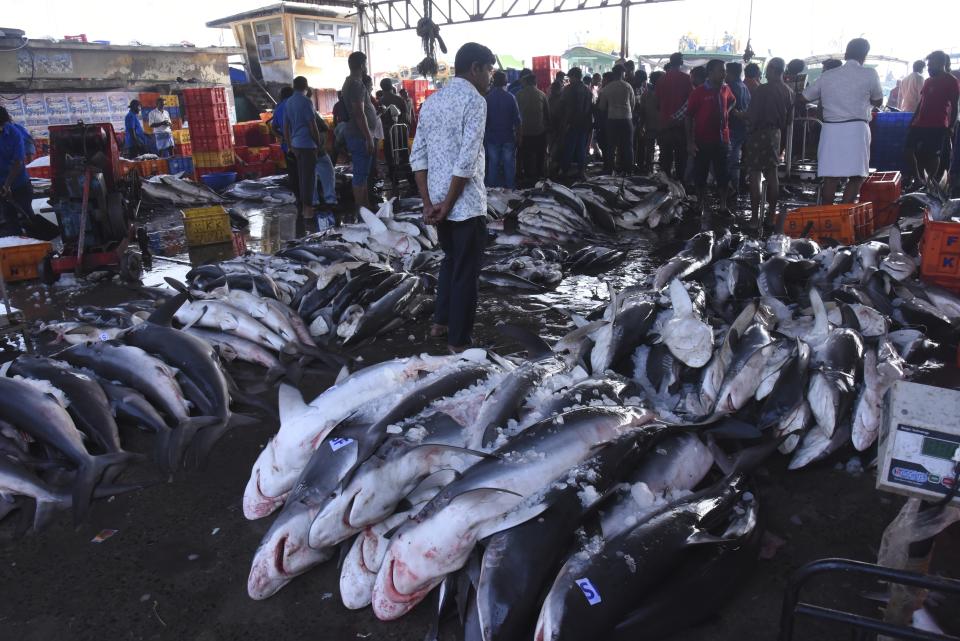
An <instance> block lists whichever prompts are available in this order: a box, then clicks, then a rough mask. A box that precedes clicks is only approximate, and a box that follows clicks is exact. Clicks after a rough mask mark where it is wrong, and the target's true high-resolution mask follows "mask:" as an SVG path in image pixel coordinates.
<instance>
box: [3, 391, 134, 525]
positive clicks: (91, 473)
mask: <svg viewBox="0 0 960 641" xmlns="http://www.w3.org/2000/svg"><path fill="white" fill-rule="evenodd" d="M0 418H2V419H3V420H4V421H7V422H9V423H11V424H12V425H14V426H16V427H17V428H18V429H20V430H22V431H23V432H25V433H27V434H29V435H30V436H31V437H32V438H33V439H35V440H37V441H41V442H43V443H45V444H47V445H49V446H50V447H52V448H54V449H55V450H57V451H58V452H60V453H61V454H63V456H64V457H66V459H67V460H68V461H70V463H71V464H72V465H73V466H74V467H75V468H76V470H77V475H76V478H75V479H74V481H73V494H72V498H73V505H72V510H73V517H74V521H75V522H78V523H79V522H80V521H82V520H83V517H84V516H86V513H87V511H88V509H89V507H90V501H91V499H92V498H93V492H94V488H95V486H96V485H97V483H98V482H99V481H100V479H101V478H102V477H103V475H104V473H105V472H106V471H107V470H109V469H110V468H111V467H114V466H117V467H121V468H122V467H123V466H125V465H127V464H129V463H131V462H133V461H134V460H136V459H137V458H138V457H137V455H135V454H132V453H130V452H124V451H119V452H110V453H107V454H100V455H97V456H91V455H90V454H89V453H88V452H87V450H86V448H85V447H84V445H83V439H82V437H81V433H80V431H79V430H78V429H77V427H76V425H74V423H73V421H72V420H71V418H70V415H69V414H68V413H67V411H66V410H65V409H64V408H63V406H61V405H60V403H59V402H57V401H56V400H54V399H53V398H52V397H51V396H49V395H47V394H44V393H42V392H40V391H38V390H37V389H35V388H34V387H32V386H30V385H29V384H27V383H25V382H23V381H22V380H15V379H11V378H5V377H0Z"/></svg>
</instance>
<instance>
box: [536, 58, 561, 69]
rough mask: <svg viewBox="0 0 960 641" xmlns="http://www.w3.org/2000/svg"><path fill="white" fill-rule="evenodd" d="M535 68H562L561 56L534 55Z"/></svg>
mask: <svg viewBox="0 0 960 641" xmlns="http://www.w3.org/2000/svg"><path fill="white" fill-rule="evenodd" d="M533 69H534V70H536V69H549V70H551V71H559V70H560V56H534V57H533Z"/></svg>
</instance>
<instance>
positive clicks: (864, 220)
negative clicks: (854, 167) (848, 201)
mask: <svg viewBox="0 0 960 641" xmlns="http://www.w3.org/2000/svg"><path fill="white" fill-rule="evenodd" d="M810 223H813V226H812V228H811V229H810V233H809V236H810V238H813V239H815V240H818V241H819V240H825V239H833V240H836V241H837V242H841V243H846V244H852V243H855V242H857V241H858V240H862V239H864V238H867V237H868V236H870V235H871V234H873V231H874V230H873V203H860V204H858V205H822V206H817V207H801V208H799V209H794V210H792V211H790V212H789V213H788V214H787V220H786V223H785V224H784V233H786V234H787V235H788V236H792V237H794V238H797V237H799V236H800V235H801V234H802V233H803V231H804V229H806V227H807V225H809V224H810Z"/></svg>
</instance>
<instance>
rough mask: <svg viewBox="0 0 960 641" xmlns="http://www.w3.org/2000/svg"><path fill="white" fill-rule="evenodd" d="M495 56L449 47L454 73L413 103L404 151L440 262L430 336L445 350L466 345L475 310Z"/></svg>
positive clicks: (474, 47) (480, 49)
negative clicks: (413, 121)
mask: <svg viewBox="0 0 960 641" xmlns="http://www.w3.org/2000/svg"><path fill="white" fill-rule="evenodd" d="M494 64H496V58H495V57H494V55H493V52H492V51H490V49H488V48H487V47H484V46H483V45H480V44H477V43H475V42H468V43H467V44H465V45H463V46H462V47H460V50H459V51H457V57H456V60H455V62H454V69H455V72H456V77H455V78H453V79H452V80H450V82H448V83H447V85H446V86H445V87H444V88H443V89H441V90H440V91H438V92H437V93H435V94H433V95H432V96H430V98H429V99H428V100H427V101H426V102H424V103H423V107H422V108H421V110H420V121H419V123H418V124H417V135H416V138H414V141H413V150H412V151H411V152H410V166H411V167H412V169H413V171H414V177H415V178H416V181H417V188H418V189H419V190H420V197H421V198H423V217H424V220H425V221H426V222H427V223H429V224H431V225H436V226H437V234H438V236H439V237H440V246H441V247H442V248H443V262H442V263H441V265H440V275H439V280H438V283H437V302H436V309H435V311H434V325H433V327H432V328H431V330H430V334H431V336H434V337H439V336H443V335H444V334H446V335H447V344H448V345H450V349H451V350H452V351H462V350H464V349H466V348H467V347H469V346H470V345H471V344H472V342H471V337H470V332H471V330H472V329H473V321H474V318H475V317H476V312H477V297H478V283H479V279H480V263H481V260H482V259H483V250H484V246H485V245H486V240H487V224H486V215H487V192H486V188H485V187H484V184H483V175H484V160H485V158H484V153H483V134H484V129H485V128H486V123H487V103H486V101H485V100H484V98H483V96H484V94H486V92H487V89H488V88H489V87H490V79H491V77H492V76H493V65H494Z"/></svg>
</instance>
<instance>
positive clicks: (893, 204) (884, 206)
mask: <svg viewBox="0 0 960 641" xmlns="http://www.w3.org/2000/svg"><path fill="white" fill-rule="evenodd" d="M901 193H902V192H901V176H900V172H899V171H884V172H877V173H873V174H871V175H870V176H869V177H868V178H867V180H866V181H865V182H864V183H863V186H862V187H860V202H872V203H873V221H874V227H875V228H876V229H879V228H880V227H886V226H888V225H892V224H894V223H895V222H897V218H898V217H899V216H900V205H899V204H898V203H897V200H899V199H900V195H901Z"/></svg>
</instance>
